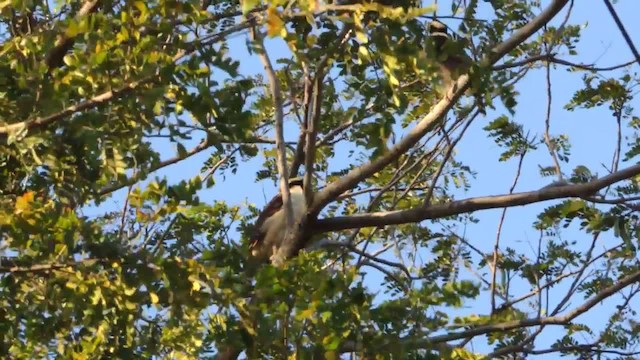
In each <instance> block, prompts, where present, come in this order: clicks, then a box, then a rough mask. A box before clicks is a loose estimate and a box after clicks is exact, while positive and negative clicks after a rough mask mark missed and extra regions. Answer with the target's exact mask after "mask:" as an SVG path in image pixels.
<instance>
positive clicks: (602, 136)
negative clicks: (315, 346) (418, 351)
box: [92, 0, 640, 351]
mask: <svg viewBox="0 0 640 360" xmlns="http://www.w3.org/2000/svg"><path fill="white" fill-rule="evenodd" d="M542 3H543V5H546V4H547V3H548V1H542ZM440 6H441V9H448V6H446V5H443V4H442V2H440ZM615 8H616V10H617V11H618V14H619V15H620V17H621V19H622V21H623V23H624V24H625V26H626V27H627V31H628V33H629V34H630V36H631V37H632V39H634V41H635V42H636V45H637V46H640V25H639V24H638V21H637V19H636V18H637V13H638V11H639V10H640V3H638V2H637V1H636V0H622V1H619V2H618V3H617V4H615ZM439 14H441V15H444V14H446V11H444V10H441V11H439ZM563 14H564V13H563ZM479 16H480V17H482V12H481V13H480V14H479ZM562 16H563V15H562ZM558 20H561V17H559V18H558V19H556V22H555V24H558ZM570 23H571V24H581V25H585V26H586V28H585V29H584V31H583V36H582V39H583V40H582V41H581V43H580V44H578V47H577V51H578V54H579V55H578V56H573V57H571V56H569V55H568V54H559V57H560V58H562V59H566V60H569V61H573V62H578V63H595V64H596V65H597V66H611V65H617V64H620V63H623V62H626V61H629V60H631V59H632V54H631V52H630V51H629V49H628V48H627V45H626V44H625V42H624V39H623V37H622V35H621V34H620V32H619V31H618V29H617V28H616V26H615V23H614V21H613V19H612V18H611V17H610V16H609V14H608V12H607V9H606V7H605V5H604V3H603V2H602V1H576V4H575V6H574V9H573V13H572V17H571V21H570ZM454 25H455V23H454ZM245 40H246V38H245V36H244V35H243V36H238V37H236V38H235V39H234V41H233V43H232V44H231V45H232V47H231V56H232V57H234V58H236V59H242V63H241V65H240V72H241V73H244V74H253V73H256V72H261V71H262V65H261V64H260V62H259V60H258V59H257V57H256V56H255V55H251V56H250V55H249V54H248V52H247V50H246V48H245ZM267 50H268V51H269V52H270V56H271V57H272V60H273V61H274V62H275V59H276V58H278V57H284V58H286V57H289V54H288V52H287V51H286V47H285V46H284V44H283V43H282V41H280V40H270V41H269V42H268V43H267ZM637 69H638V65H635V67H633V68H631V70H632V71H637ZM619 73H620V72H616V73H614V72H612V73H606V74H605V75H608V76H613V75H614V74H619ZM580 78H581V74H580V73H568V72H567V71H566V68H565V67H563V66H558V67H556V68H555V69H554V70H553V73H552V84H553V85H552V86H553V108H552V115H551V133H552V135H559V134H566V135H568V136H569V137H570V141H571V144H572V149H571V154H572V155H571V160H570V162H569V163H568V164H562V168H563V171H564V172H565V174H566V175H569V174H570V173H571V170H572V169H573V168H574V167H575V166H577V165H581V164H582V165H586V166H588V167H590V168H591V170H592V171H594V172H598V173H599V174H600V175H604V174H606V170H605V169H604V168H603V167H602V166H601V165H600V164H601V163H602V164H607V165H609V164H610V163H611V158H612V154H613V149H614V141H615V135H616V128H615V120H614V119H613V117H612V116H611V114H610V113H609V111H607V109H606V107H605V108H603V109H596V110H588V111H586V110H578V111H574V112H569V111H566V110H564V109H563V106H564V105H565V104H566V103H567V102H568V100H569V99H570V98H571V96H572V94H573V93H574V92H575V91H576V90H578V89H580V88H581V87H582V82H581V80H580ZM517 90H518V91H519V92H520V93H521V96H520V97H519V105H518V107H517V110H516V111H517V112H516V115H515V116H514V118H513V120H515V121H517V122H519V123H521V124H523V125H524V127H525V129H526V130H530V131H531V133H537V134H540V135H541V134H542V131H543V130H544V120H545V111H546V108H545V107H546V101H547V99H546V83H545V76H544V70H537V71H535V72H531V73H529V75H528V76H527V77H526V78H525V79H523V80H522V81H521V82H520V83H519V85H518V87H517ZM632 105H637V101H635V102H633V103H632ZM500 110H501V109H498V112H493V113H491V112H490V113H489V114H487V116H486V118H484V119H478V120H477V121H476V122H475V123H474V124H473V125H472V127H471V128H470V129H469V130H468V132H467V135H466V137H465V138H464V139H463V140H462V141H461V142H460V143H459V146H458V148H457V154H456V158H457V159H458V160H460V161H462V162H464V163H466V164H467V165H470V166H472V168H473V169H474V170H475V171H476V172H477V173H478V175H477V178H476V179H474V180H473V181H472V187H471V189H470V190H469V191H468V192H466V193H458V194H457V195H456V196H457V198H458V199H460V198H463V197H472V196H485V195H494V194H504V193H507V192H508V191H509V187H510V186H511V184H512V182H513V178H514V174H515V169H516V166H517V160H515V159H514V160H509V161H507V162H506V163H500V162H498V161H497V159H498V156H499V154H500V153H501V151H502V150H501V149H500V148H498V146H497V145H496V144H494V143H493V141H492V140H491V139H489V138H488V137H487V136H486V133H485V132H484V131H482V127H484V126H485V125H486V124H487V123H488V122H489V121H491V120H493V119H495V117H497V115H499V114H502V113H504V112H501V111H500ZM288 130H289V131H287V134H286V137H287V140H290V141H295V140H296V138H297V132H296V131H293V130H294V129H288ZM540 135H539V136H540ZM160 149H161V151H162V152H163V153H164V154H165V157H167V158H168V157H172V156H174V154H175V149H173V148H171V147H169V146H166V145H164V144H163V145H161V147H160ZM212 151H213V150H212ZM208 156H210V153H208V152H204V153H202V154H199V155H197V156H194V157H192V158H190V159H188V160H186V161H183V162H181V163H179V164H176V165H173V166H171V167H168V168H166V169H163V170H161V171H159V172H157V173H156V174H154V175H158V176H167V177H168V178H169V179H170V180H171V181H172V182H173V181H175V182H177V181H179V180H182V179H185V178H190V177H193V176H195V175H197V174H198V172H199V170H200V168H201V166H202V164H203V163H204V161H205V160H206V159H207V157H208ZM334 161H335V162H336V166H340V165H347V163H348V161H350V160H348V159H334ZM261 162H262V160H261V159H257V160H252V161H251V162H249V163H243V164H242V165H241V166H240V168H239V170H238V173H237V174H236V175H232V174H225V179H224V180H223V178H222V177H221V176H220V175H218V176H217V183H216V185H215V186H214V187H213V188H211V189H207V190H205V191H203V192H202V196H201V198H202V200H203V201H206V202H213V201H215V200H225V201H227V202H229V203H231V204H241V203H243V202H244V201H245V200H247V199H251V201H252V202H254V203H256V205H258V206H262V205H264V204H265V202H266V201H267V200H268V199H265V196H266V197H267V198H268V197H270V196H271V195H272V194H273V193H274V191H275V187H274V186H273V184H272V183H271V182H270V181H262V182H260V183H254V177H255V171H256V170H257V168H258V167H259V166H260V164H261ZM551 164H552V162H551V158H550V156H549V155H548V152H547V151H546V150H545V149H544V148H540V149H539V150H538V151H537V152H535V153H533V154H531V155H529V156H527V158H526V160H525V163H524V168H523V173H522V175H521V178H520V181H519V183H518V186H517V187H516V191H530V190H535V189H539V188H540V187H542V186H544V185H547V184H549V183H550V182H551V181H552V180H553V179H551V178H543V177H541V176H540V175H539V171H538V165H540V166H549V165H551ZM629 165H630V164H629ZM624 166H625V165H622V167H624ZM123 194H124V190H123V191H120V192H119V194H118V196H115V197H114V198H113V199H112V200H109V201H108V202H107V204H105V206H106V207H111V206H113V207H115V208H121V205H122V196H123ZM265 194H266V195H265ZM550 204H551V203H543V204H538V205H533V206H527V207H519V208H513V209H510V210H509V211H508V212H507V217H506V221H505V224H504V226H503V229H502V244H503V245H508V246H511V247H513V248H515V249H517V250H520V251H523V252H525V253H526V254H528V255H529V256H531V257H535V256H534V255H535V254H534V252H533V250H531V246H535V245H536V244H537V239H538V237H539V233H538V232H537V231H536V230H535V229H533V226H532V223H533V221H535V217H536V215H537V213H538V212H539V211H540V210H542V209H543V208H544V207H545V206H548V205H550ZM101 208H103V207H101ZM92 212H93V211H92ZM500 214H501V210H493V211H484V212H480V213H476V214H474V215H475V216H476V217H477V218H479V219H480V220H481V221H480V223H479V224H470V225H468V227H467V228H466V234H468V236H469V241H471V242H472V243H473V245H474V246H476V247H478V248H480V249H482V250H484V251H486V252H490V251H491V249H492V248H493V245H494V241H495V237H496V231H497V226H498V221H499V217H500ZM612 236H613V235H611V234H606V235H604V237H603V240H604V241H603V242H604V243H609V244H612V243H614V242H615V241H614V239H613V238H612ZM563 237H565V238H567V239H575V240H577V241H578V242H579V243H584V244H585V245H586V244H588V242H589V241H590V237H589V236H588V235H585V234H583V233H579V232H575V231H571V229H569V231H565V232H564V233H563ZM381 279H382V278H381V277H380V276H379V274H377V275H374V276H372V277H371V278H369V279H368V285H369V286H371V287H377V284H378V283H379V282H380V281H381ZM515 290H516V291H517V292H518V293H524V292H527V291H528V290H529V289H528V288H524V287H520V288H516V289H515ZM580 300H581V299H578V298H576V299H574V300H573V301H572V302H571V305H572V306H575V305H576V304H578V303H579V302H580ZM612 304H613V303H612V302H611V301H608V302H605V303H604V305H605V307H603V309H604V311H592V312H589V313H587V314H585V315H583V317H581V318H579V320H582V321H588V323H590V324H594V327H596V326H597V325H596V324H602V323H603V322H604V321H605V320H606V316H607V315H608V314H610V313H611V311H613V309H612V307H611V305H612ZM635 305H636V306H637V305H640V304H635ZM633 306H634V304H632V307H633ZM489 310H490V306H489V302H488V299H487V298H481V299H479V300H478V301H476V302H474V303H472V304H470V307H468V308H466V309H461V310H460V311H456V313H460V314H463V313H487V312H488V311H489ZM554 333H555V332H554V331H548V330H547V332H545V333H544V335H543V336H542V337H541V338H540V340H541V341H540V342H539V344H544V343H547V345H548V344H549V343H550V342H552V341H553V340H555V339H554V336H555V335H554ZM474 346H475V350H478V351H486V347H483V346H482V345H481V344H480V342H474Z"/></svg>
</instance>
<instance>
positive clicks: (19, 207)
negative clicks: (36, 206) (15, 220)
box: [15, 191, 35, 214]
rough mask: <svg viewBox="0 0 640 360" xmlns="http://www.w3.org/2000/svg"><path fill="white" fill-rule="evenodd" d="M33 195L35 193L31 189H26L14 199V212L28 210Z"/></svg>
mask: <svg viewBox="0 0 640 360" xmlns="http://www.w3.org/2000/svg"><path fill="white" fill-rule="evenodd" d="M34 197H35V193H34V192H33V191H27V192H26V193H24V194H22V196H19V197H18V198H17V199H16V207H15V210H16V214H19V213H21V212H23V211H26V210H29V209H30V208H31V204H33V199H34Z"/></svg>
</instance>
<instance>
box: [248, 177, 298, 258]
mask: <svg viewBox="0 0 640 360" xmlns="http://www.w3.org/2000/svg"><path fill="white" fill-rule="evenodd" d="M289 194H290V199H291V207H292V210H293V221H294V224H298V223H299V222H300V220H301V219H302V218H303V217H304V216H305V215H306V213H307V203H306V200H305V196H304V189H303V179H302V178H301V177H296V178H291V179H289ZM286 234H287V218H286V215H285V208H284V204H283V202H282V194H281V193H278V194H277V195H276V196H274V197H273V199H271V201H269V203H268V204H267V206H266V207H265V208H264V210H262V212H261V213H260V215H259V216H258V220H256V223H255V225H254V230H253V234H252V236H251V240H250V241H251V242H250V244H249V250H250V251H251V256H253V257H254V258H257V259H259V260H266V259H269V258H271V256H273V255H274V254H275V253H276V252H277V251H278V248H279V247H280V246H281V244H282V242H283V240H284V237H285V236H286Z"/></svg>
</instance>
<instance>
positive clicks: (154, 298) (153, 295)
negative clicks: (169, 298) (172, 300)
mask: <svg viewBox="0 0 640 360" xmlns="http://www.w3.org/2000/svg"><path fill="white" fill-rule="evenodd" d="M149 297H150V298H151V303H152V304H157V303H158V300H160V299H158V295H156V293H154V292H149Z"/></svg>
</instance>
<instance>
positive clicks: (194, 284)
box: [191, 281, 201, 291]
mask: <svg viewBox="0 0 640 360" xmlns="http://www.w3.org/2000/svg"><path fill="white" fill-rule="evenodd" d="M200 288H201V286H200V282H199V281H194V282H192V283H191V289H193V290H194V291H200Z"/></svg>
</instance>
